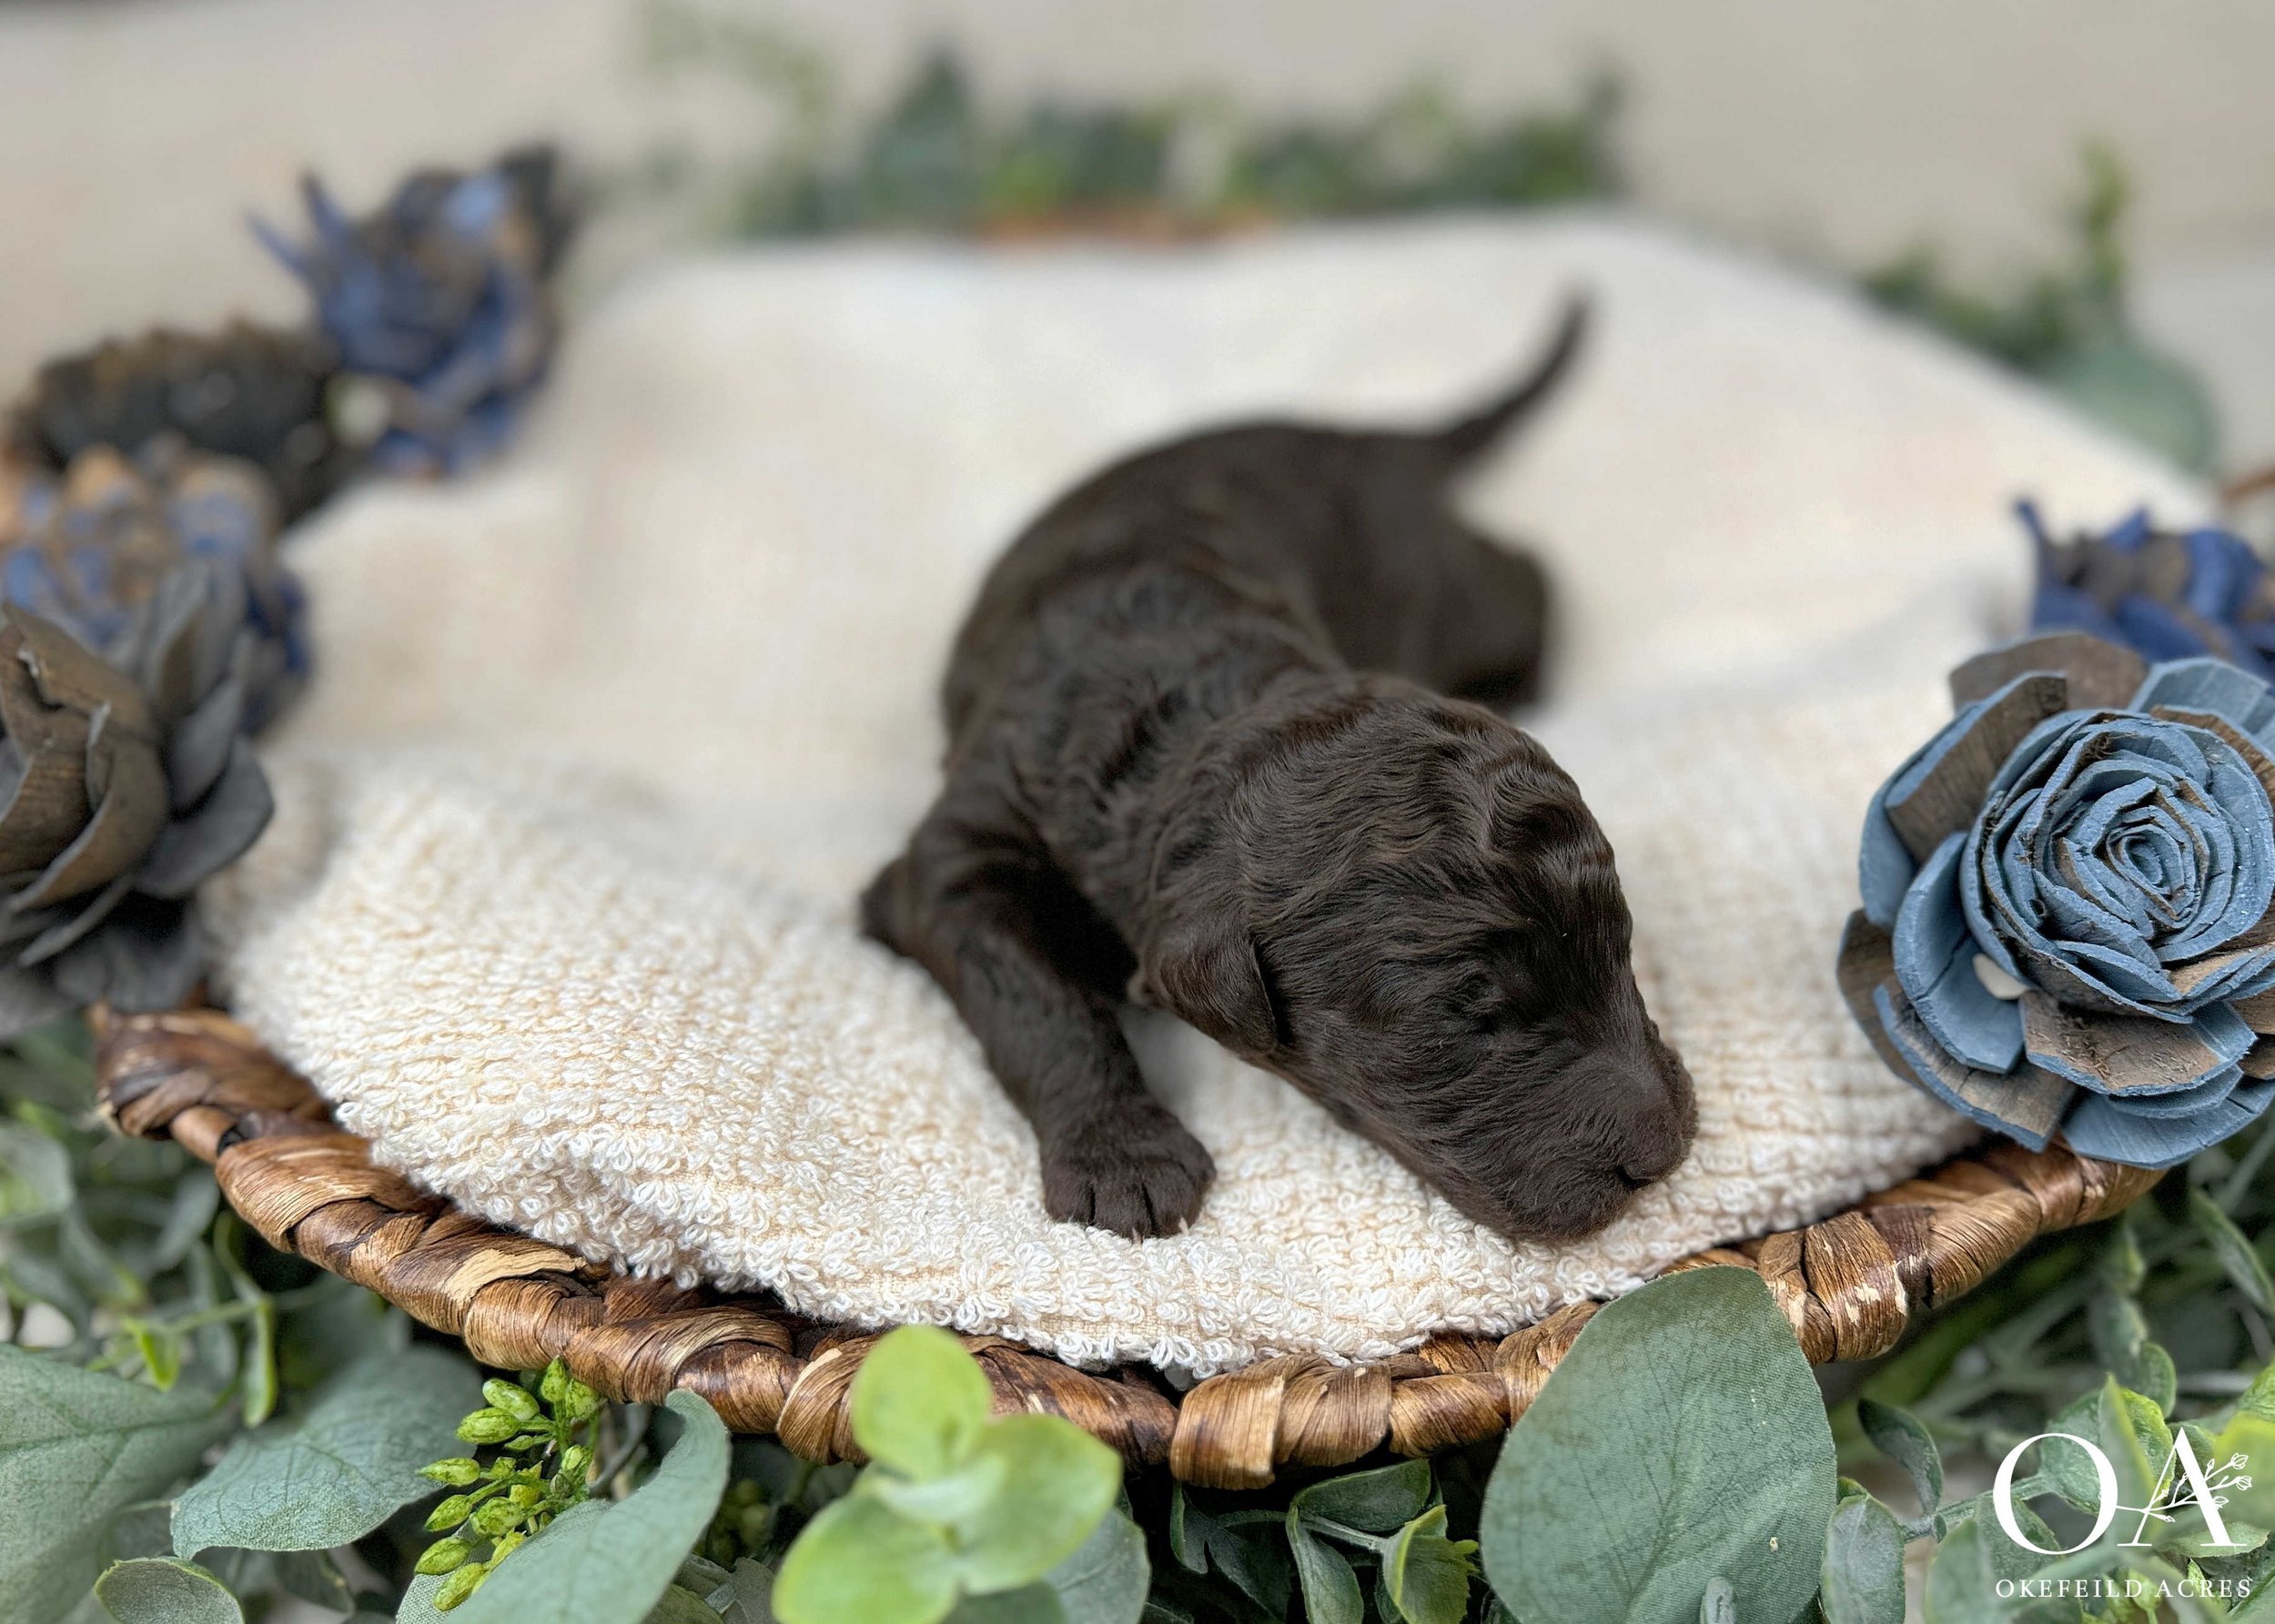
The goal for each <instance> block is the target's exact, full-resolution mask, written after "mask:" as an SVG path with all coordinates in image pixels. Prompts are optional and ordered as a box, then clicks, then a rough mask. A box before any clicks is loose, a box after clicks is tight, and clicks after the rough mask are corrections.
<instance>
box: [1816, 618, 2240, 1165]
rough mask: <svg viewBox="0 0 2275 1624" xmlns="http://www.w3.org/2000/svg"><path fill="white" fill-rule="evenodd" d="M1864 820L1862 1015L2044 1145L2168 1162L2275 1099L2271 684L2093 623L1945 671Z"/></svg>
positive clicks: (1851, 963)
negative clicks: (2149, 649) (2121, 640)
mask: <svg viewBox="0 0 2275 1624" xmlns="http://www.w3.org/2000/svg"><path fill="white" fill-rule="evenodd" d="M1952 692H1953V697H1954V699H1955V700H1956V701H1957V702H1958V704H1959V706H1960V710H1959V713H1958V715H1957V717H1956V718H1955V719H1954V720H1953V721H1952V722H1951V723H1950V724H1949V725H1948V726H1947V727H1946V728H1945V729H1944V730H1943V731H1941V732H1940V733H1938V734H1936V737H1935V738H1934V739H1933V740H1931V741H1929V742H1928V743H1927V744H1926V747H1925V748H1923V749H1922V750H1921V751H1918V752H1917V753H1916V754H1915V755H1914V756H1913V757H1912V759H1911V760H1910V761H1908V762H1906V763H1905V764H1904V765H1903V767H1902V768H1901V769H1899V770H1898V771H1897V772H1896V776H1895V777H1893V778H1892V779H1890V780H1889V781H1888V782H1887V783H1886V785H1885V786H1883V788H1882V789H1881V791H1880V792H1879V793H1878V794H1877V795H1876V796H1875V797H1874V798H1873V802H1872V806H1871V809H1870V811H1869V812H1867V813H1866V819H1865V832H1864V846H1863V855H1862V860H1861V862H1860V864H1859V878H1860V881H1861V885H1862V889H1863V893H1864V903H1865V905H1864V907H1863V909H1862V910H1861V911H1859V912H1858V913H1856V914H1855V915H1854V916H1852V917H1851V919H1850V920H1849V923H1848V929H1847V932H1846V933H1845V935H1844V937H1843V940H1842V943H1841V961H1840V971H1841V984H1842V988H1843V991H1844V993H1845V994H1846V996H1847V998H1848V1001H1849V1005H1850V1008H1851V1010H1852V1012H1853V1013H1854V1014H1855V1016H1856V1019H1857V1021H1858V1023H1859V1024H1861V1025H1862V1026H1863V1027H1864V1029H1865V1031H1866V1034H1868V1035H1869V1036H1870V1037H1871V1038H1872V1039H1873V1042H1874V1044H1875V1045H1876V1047H1877V1048H1878V1049H1879V1051H1880V1054H1881V1055H1882V1057H1883V1058H1884V1059H1885V1060H1886V1061H1887V1063H1888V1064H1889V1065H1890V1066H1891V1067H1892V1068H1894V1069H1895V1070H1896V1072H1897V1074H1899V1075H1903V1076H1906V1077H1907V1078H1910V1079H1911V1080H1913V1081H1915V1082H1916V1083H1917V1084H1919V1085H1920V1086H1921V1087H1922V1088H1924V1089H1926V1091H1927V1092H1928V1093H1929V1094H1934V1095H1935V1096H1936V1097H1937V1098H1938V1099H1941V1100H1943V1101H1944V1102H1945V1103H1946V1104H1947V1105H1952V1106H1953V1107H1955V1108H1956V1109H1957V1110H1959V1111H1961V1112H1963V1113H1965V1114H1966V1115H1968V1116H1970V1117H1973V1118H1974V1119H1975V1120H1977V1122H1980V1123H1983V1124H1984V1125H1987V1126H1990V1127H1995V1128H1997V1129H1999V1130H2000V1131H2002V1132H2004V1133H2006V1134H2008V1135H2012V1136H2013V1137H2014V1138H2016V1139H2018V1140H2020V1141H2021V1142H2022V1143H2024V1144H2025V1145H2029V1146H2030V1147H2031V1148H2033V1149H2040V1148H2043V1147H2044V1146H2045V1145H2046V1144H2047V1142H2048V1140H2049V1139H2050V1138H2051V1137H2052V1135H2054V1134H2055V1132H2056V1131H2057V1130H2058V1131H2059V1132H2060V1133H2061V1135H2063V1137H2064V1138H2065V1139H2066V1140H2067V1141H2068V1144H2069V1145H2070V1147H2071V1148H2072V1149H2074V1150H2076V1151H2078V1152H2079V1153H2080V1154H2081V1155H2091V1156H2098V1157H2101V1158H2103V1159H2105V1160H2108V1161H2114V1162H2126V1163H2130V1164H2132V1165H2136V1166H2144V1167H2166V1166H2170V1165H2173V1164H2175V1163H2178V1162H2180V1161H2184V1160H2186V1159H2187V1158H2188V1157H2189V1156H2191V1155H2195V1154H2196V1153H2197V1152H2198V1151H2199V1150H2202V1149H2203V1148H2204V1147H2205V1146H2207V1145H2212V1144H2216V1143H2218V1142H2219V1140H2222V1139H2225V1138H2226V1137H2228V1136H2229V1135H2230V1134H2233V1133H2235V1132H2236V1131H2237V1130H2239V1129H2240V1128H2242V1127H2244V1126H2246V1125H2249V1124H2250V1123H2251V1122H2253V1121H2255V1120H2257V1119H2258V1117H2259V1116H2260V1115H2261V1114H2262V1113H2263V1112H2265V1111H2266V1110H2267V1108H2268V1106H2269V1105H2270V1102H2275V1036H2270V1035H2269V1034H2275V907H2271V906H2270V904H2275V693H2270V690H2269V688H2268V685H2267V684H2266V683H2265V682H2263V681H2260V680H2259V679H2258V678H2256V677H2254V676H2251V675H2250V674H2249V673H2248V672H2246V671H2241V670H2240V669H2238V668H2237V667H2235V666H2233V665H2231V664H2229V663H2228V662H2226V661H2221V660H2217V659H2209V658H2199V659H2189V660H2179V661H2166V662H2164V663H2161V664H2158V665H2155V666H2150V665H2149V664H2148V663H2147V662H2146V661H2143V660H2142V659H2141V658H2140V656H2139V654H2138V653H2136V652H2135V651H2132V650H2130V649H2128V648H2124V647H2120V646H2118V645H2117V644H2114V643H2110V642H2108V641H2103V640H2100V639H2098V638H2094V637H2091V636H2088V635H2085V634H2083V633H2078V632H2059V633H2055V634H2051V635H2048V636H2043V637H2038V638H2035V639H2032V640H2030V641H2027V642H2023V643H2020V644H2017V645H2016V646H2014V647H2012V648H2009V649H2004V650H1999V651H1994V652H1992V653H1990V654H1986V655H1982V656H1980V657H1978V658H1977V659H1976V660H1973V661H1968V662H1967V664H1966V665H1964V666H1962V667H1960V668H1959V670H1958V671H1956V672H1954V673H1953V675H1952Z"/></svg>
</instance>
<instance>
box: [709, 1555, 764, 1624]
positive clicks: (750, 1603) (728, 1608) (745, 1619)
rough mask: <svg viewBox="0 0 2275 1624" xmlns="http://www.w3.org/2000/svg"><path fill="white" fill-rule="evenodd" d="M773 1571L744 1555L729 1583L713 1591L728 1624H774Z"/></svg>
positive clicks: (717, 1604)
mask: <svg viewBox="0 0 2275 1624" xmlns="http://www.w3.org/2000/svg"><path fill="white" fill-rule="evenodd" d="M773 1593H774V1570H773V1569H771V1568H769V1567H767V1566H766V1565H765V1564H764V1563H763V1562H753V1560H751V1558H748V1557H744V1558H741V1559H740V1560H739V1561H737V1562H736V1563H735V1565H734V1567H733V1569H732V1570H730V1571H729V1573H728V1574H727V1579H726V1583H725V1584H724V1585H723V1587H721V1589H717V1590H713V1592H712V1593H711V1602H712V1605H713V1606H714V1607H716V1608H718V1609H719V1613H720V1616H721V1617H722V1618H723V1619H725V1620H726V1624H775V1619H774V1609H773V1599H772V1598H773Z"/></svg>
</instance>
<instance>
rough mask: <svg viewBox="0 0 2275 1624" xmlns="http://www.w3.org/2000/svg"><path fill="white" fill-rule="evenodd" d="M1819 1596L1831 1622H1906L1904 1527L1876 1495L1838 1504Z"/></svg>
mask: <svg viewBox="0 0 2275 1624" xmlns="http://www.w3.org/2000/svg"><path fill="white" fill-rule="evenodd" d="M1818 1600H1819V1603H1820V1604H1821V1605H1822V1606H1823V1608H1824V1609H1825V1621H1826V1624H1904V1529H1903V1528H1902V1526H1901V1525H1899V1524H1898V1523H1897V1522H1896V1514H1895V1513H1894V1512H1892V1511H1890V1510H1889V1509H1888V1508H1886V1506H1883V1505H1882V1504H1881V1503H1880V1502H1879V1501H1878V1500H1876V1499H1874V1498H1872V1497H1871V1496H1870V1495H1856V1496H1854V1497H1852V1498H1848V1499H1845V1500H1843V1501H1842V1502H1841V1503H1840V1504H1839V1505H1837V1506H1835V1507H1834V1508H1833V1518H1832V1521H1831V1522H1830V1523H1829V1524H1827V1525H1826V1528H1825V1577H1824V1589H1823V1592H1822V1594H1821V1595H1820V1596H1819V1598H1818Z"/></svg>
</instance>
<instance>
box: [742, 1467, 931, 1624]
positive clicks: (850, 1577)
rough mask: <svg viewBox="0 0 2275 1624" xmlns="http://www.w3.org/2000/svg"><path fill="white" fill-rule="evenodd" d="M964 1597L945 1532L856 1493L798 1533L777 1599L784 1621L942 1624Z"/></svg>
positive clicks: (796, 1623)
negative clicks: (958, 1591) (960, 1596)
mask: <svg viewBox="0 0 2275 1624" xmlns="http://www.w3.org/2000/svg"><path fill="white" fill-rule="evenodd" d="M955 1597H956V1569H955V1552H954V1551H953V1550H952V1549H950V1548H949V1546H948V1542H947V1540H946V1539H945V1538H943V1537H942V1536H941V1534H940V1533H939V1531H938V1530H937V1529H935V1528H928V1527H926V1526H925V1524H923V1523H917V1522H911V1521H909V1520H908V1519H907V1518H905V1517H903V1516H901V1515H900V1513H898V1512H897V1511H895V1510H894V1509H893V1508H891V1507H889V1506H887V1505H885V1503H884V1502H883V1501H882V1500H879V1499H876V1498H874V1497H872V1496H869V1495H865V1494H860V1493H854V1494H850V1495H847V1496H846V1497H845V1498H844V1499H842V1500H834V1501H832V1502H831V1503H830V1504H829V1505H827V1506H824V1508H822V1511H821V1514H820V1515H819V1516H817V1517H815V1518H814V1520H813V1521H812V1522H810V1523H808V1524H806V1526H805V1528H804V1531H802V1532H801V1533H800V1534H799V1535H798V1538H797V1541H796V1543H794V1544H793V1545H792V1546H791V1548H790V1549H789V1551H788V1552H787V1554H785V1555H784V1558H783V1559H782V1569H781V1571H780V1572H779V1573H778V1574H777V1575H776V1576H775V1579H774V1592H773V1609H774V1615H775V1617H776V1618H778V1619H781V1620H782V1624H882V1621H883V1620H885V1619H891V1620H894V1624H935V1621H936V1620H938V1619H945V1618H946V1617H947V1616H948V1613H949V1610H950V1609H953V1608H954V1607H955Z"/></svg>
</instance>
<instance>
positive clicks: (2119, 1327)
mask: <svg viewBox="0 0 2275 1624" xmlns="http://www.w3.org/2000/svg"><path fill="white" fill-rule="evenodd" d="M2086 1325H2087V1328H2088V1331H2089V1332H2090V1333H2091V1335H2092V1337H2093V1351H2094V1357H2096V1358H2098V1359H2099V1360H2100V1361H2101V1363H2102V1365H2103V1366H2104V1367H2106V1368H2107V1369H2108V1372H2109V1374H2110V1375H2111V1376H2113V1377H2116V1378H2117V1381H2118V1386H2120V1387H2128V1388H2130V1389H2131V1390H2132V1391H2134V1392H2136V1393H2140V1394H2143V1395H2145V1396H2147V1397H2151V1398H2154V1399H2155V1400H2156V1401H2157V1403H2158V1406H2159V1408H2161V1409H2166V1410H2169V1409H2170V1408H2171V1407H2172V1404H2173V1399H2174V1397H2176V1378H2175V1373H2174V1370H2173V1366H2172V1356H2171V1355H2170V1354H2169V1353H2167V1352H2166V1351H2165V1350H2164V1349H2163V1348H2161V1347H2159V1346H2157V1344H2156V1343H2154V1342H2151V1341H2150V1340H2149V1322H2148V1320H2147V1319H2146V1318H2145V1317H2143V1316H2142V1314H2141V1311H2140V1305H2139V1304H2138V1303H2136V1302H2134V1301H2133V1299H2132V1298H2131V1297H2129V1296H2118V1295H2117V1294H2116V1293H2114V1292H2103V1293H2101V1294H2099V1295H2098V1296H2095V1297H2094V1298H2093V1299H2092V1300H2091V1301H2089V1302H2088V1304H2087V1305H2086Z"/></svg>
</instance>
